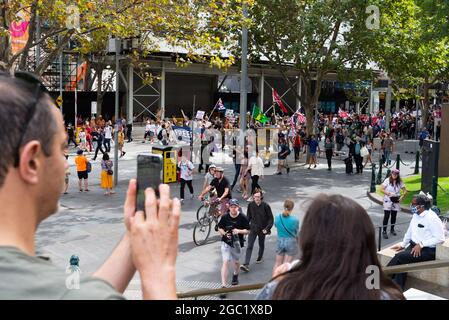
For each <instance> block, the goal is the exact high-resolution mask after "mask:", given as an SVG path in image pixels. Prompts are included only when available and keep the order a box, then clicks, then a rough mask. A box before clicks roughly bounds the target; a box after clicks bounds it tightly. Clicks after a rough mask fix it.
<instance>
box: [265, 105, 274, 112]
mask: <svg viewBox="0 0 449 320" xmlns="http://www.w3.org/2000/svg"><path fill="white" fill-rule="evenodd" d="M272 108H274V103H273V104H272V105H271V107H269V108H268V110H267V111H265V112H264V113H263V114H267V112H268V111H270V110H271V109H272Z"/></svg>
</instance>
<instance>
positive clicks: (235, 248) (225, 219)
mask: <svg viewBox="0 0 449 320" xmlns="http://www.w3.org/2000/svg"><path fill="white" fill-rule="evenodd" d="M249 230H250V225H249V222H248V219H247V218H246V216H245V215H244V214H241V213H240V205H239V202H238V200H237V199H231V200H230V201H229V213H226V214H225V215H224V216H222V218H221V220H220V221H219V222H218V232H219V233H220V235H221V256H222V259H223V264H222V267H221V285H222V287H223V288H226V287H227V286H228V284H227V283H228V281H227V279H228V269H229V267H230V264H231V263H232V264H233V269H234V272H233V275H232V282H231V284H232V285H238V284H239V270H240V255H241V253H242V248H243V246H244V238H243V236H244V235H246V234H248V233H249V232H250V231H249ZM220 297H221V298H225V297H226V295H225V294H222V295H221V296H220Z"/></svg>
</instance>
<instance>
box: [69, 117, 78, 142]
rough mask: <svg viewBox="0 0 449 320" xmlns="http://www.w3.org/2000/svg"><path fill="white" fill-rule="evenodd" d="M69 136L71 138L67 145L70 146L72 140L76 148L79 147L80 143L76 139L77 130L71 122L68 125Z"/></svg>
mask: <svg viewBox="0 0 449 320" xmlns="http://www.w3.org/2000/svg"><path fill="white" fill-rule="evenodd" d="M67 136H68V138H69V140H68V141H67V146H70V142H73V144H74V145H75V148H76V147H78V144H77V143H76V139H75V131H74V129H73V127H72V124H71V123H69V125H68V126H67Z"/></svg>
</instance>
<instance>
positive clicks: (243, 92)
mask: <svg viewBox="0 0 449 320" xmlns="http://www.w3.org/2000/svg"><path fill="white" fill-rule="evenodd" d="M242 8H243V17H245V18H247V17H248V8H247V5H246V3H245V2H243V5H242ZM247 56H248V28H247V27H246V25H244V26H243V28H242V65H241V73H240V129H241V130H243V132H245V131H246V105H247V98H248V97H247V92H246V79H247V78H248V60H247Z"/></svg>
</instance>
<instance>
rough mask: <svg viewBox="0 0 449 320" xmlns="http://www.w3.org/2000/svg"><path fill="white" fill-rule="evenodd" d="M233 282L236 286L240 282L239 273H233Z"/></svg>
mask: <svg viewBox="0 0 449 320" xmlns="http://www.w3.org/2000/svg"><path fill="white" fill-rule="evenodd" d="M231 284H232V285H233V286H236V285H238V284H239V275H238V274H233V275H232V282H231Z"/></svg>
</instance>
